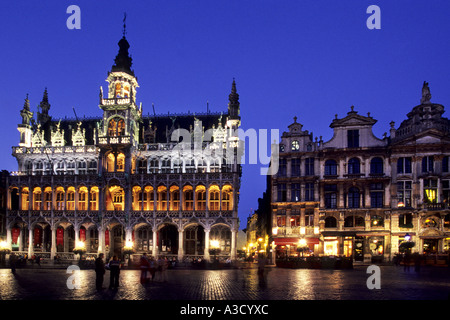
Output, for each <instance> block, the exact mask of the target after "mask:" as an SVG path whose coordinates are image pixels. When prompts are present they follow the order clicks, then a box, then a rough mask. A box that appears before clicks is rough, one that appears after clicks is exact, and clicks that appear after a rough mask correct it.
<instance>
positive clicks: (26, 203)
mask: <svg viewBox="0 0 450 320" xmlns="http://www.w3.org/2000/svg"><path fill="white" fill-rule="evenodd" d="M21 208H22V210H29V208H30V190H29V189H28V187H24V188H22V204H21Z"/></svg>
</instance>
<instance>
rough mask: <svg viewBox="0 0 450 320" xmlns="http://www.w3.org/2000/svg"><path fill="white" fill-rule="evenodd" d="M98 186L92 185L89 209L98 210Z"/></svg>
mask: <svg viewBox="0 0 450 320" xmlns="http://www.w3.org/2000/svg"><path fill="white" fill-rule="evenodd" d="M98 192H99V189H98V187H96V186H94V187H91V193H90V194H89V209H90V210H98Z"/></svg>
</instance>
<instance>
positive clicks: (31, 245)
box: [28, 227, 34, 258]
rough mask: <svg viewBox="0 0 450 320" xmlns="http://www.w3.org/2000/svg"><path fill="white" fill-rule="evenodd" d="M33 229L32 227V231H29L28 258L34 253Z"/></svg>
mask: <svg viewBox="0 0 450 320" xmlns="http://www.w3.org/2000/svg"><path fill="white" fill-rule="evenodd" d="M33 240H34V238H33V227H30V229H28V258H31V256H32V255H33V253H34V250H33Z"/></svg>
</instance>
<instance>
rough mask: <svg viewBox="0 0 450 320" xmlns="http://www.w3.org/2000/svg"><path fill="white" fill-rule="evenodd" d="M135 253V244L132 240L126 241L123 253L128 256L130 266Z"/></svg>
mask: <svg viewBox="0 0 450 320" xmlns="http://www.w3.org/2000/svg"><path fill="white" fill-rule="evenodd" d="M133 252H134V242H133V241H131V240H127V241H125V246H124V247H123V253H124V254H125V255H128V266H129V267H130V265H131V254H132V253H133Z"/></svg>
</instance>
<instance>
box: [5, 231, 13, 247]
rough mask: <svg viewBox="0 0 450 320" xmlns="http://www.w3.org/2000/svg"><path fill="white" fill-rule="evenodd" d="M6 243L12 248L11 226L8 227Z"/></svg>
mask: <svg viewBox="0 0 450 320" xmlns="http://www.w3.org/2000/svg"><path fill="white" fill-rule="evenodd" d="M6 243H7V245H8V249H9V250H12V235H11V227H10V226H8V227H7V228H6Z"/></svg>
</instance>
